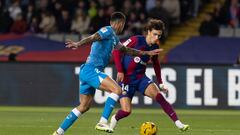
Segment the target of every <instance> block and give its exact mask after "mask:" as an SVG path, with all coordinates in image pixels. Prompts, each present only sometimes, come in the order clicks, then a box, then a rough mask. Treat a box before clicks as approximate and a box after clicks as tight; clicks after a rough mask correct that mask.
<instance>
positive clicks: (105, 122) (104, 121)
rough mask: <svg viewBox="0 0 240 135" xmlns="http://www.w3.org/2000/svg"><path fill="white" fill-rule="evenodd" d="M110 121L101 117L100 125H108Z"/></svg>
mask: <svg viewBox="0 0 240 135" xmlns="http://www.w3.org/2000/svg"><path fill="white" fill-rule="evenodd" d="M107 122H108V120H107V119H106V118H104V117H101V119H100V121H99V123H104V124H107Z"/></svg>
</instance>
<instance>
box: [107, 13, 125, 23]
mask: <svg viewBox="0 0 240 135" xmlns="http://www.w3.org/2000/svg"><path fill="white" fill-rule="evenodd" d="M125 20H126V16H125V15H124V14H123V13H122V12H113V13H112V15H111V19H110V21H111V22H115V21H125Z"/></svg>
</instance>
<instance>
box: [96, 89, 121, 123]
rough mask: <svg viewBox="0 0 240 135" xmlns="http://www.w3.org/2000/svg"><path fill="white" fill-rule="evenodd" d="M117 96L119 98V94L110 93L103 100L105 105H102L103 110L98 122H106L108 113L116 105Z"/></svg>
mask: <svg viewBox="0 0 240 135" xmlns="http://www.w3.org/2000/svg"><path fill="white" fill-rule="evenodd" d="M118 98H119V96H118V95H117V94H115V93H111V94H110V95H109V96H108V98H107V100H106V102H105V106H104V110H103V113H102V117H101V120H100V122H102V123H107V120H108V118H109V116H110V114H111V113H112V111H113V109H114V107H115V105H116V102H117V101H118Z"/></svg>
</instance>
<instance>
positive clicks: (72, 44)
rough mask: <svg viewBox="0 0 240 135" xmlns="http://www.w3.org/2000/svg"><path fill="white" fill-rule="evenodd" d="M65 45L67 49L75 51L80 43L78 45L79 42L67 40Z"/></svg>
mask: <svg viewBox="0 0 240 135" xmlns="http://www.w3.org/2000/svg"><path fill="white" fill-rule="evenodd" d="M65 45H66V47H67V48H71V49H73V50H75V49H77V48H78V43H77V42H74V41H72V40H67V41H66V42H65Z"/></svg>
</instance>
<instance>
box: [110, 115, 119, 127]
mask: <svg viewBox="0 0 240 135" xmlns="http://www.w3.org/2000/svg"><path fill="white" fill-rule="evenodd" d="M115 116H116V115H115V114H114V115H113V116H112V118H111V122H110V128H111V129H114V128H115V127H116V125H117V122H118V121H117V120H116V118H115Z"/></svg>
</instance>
